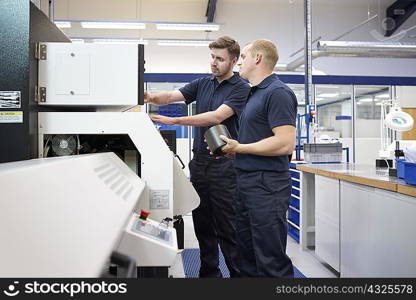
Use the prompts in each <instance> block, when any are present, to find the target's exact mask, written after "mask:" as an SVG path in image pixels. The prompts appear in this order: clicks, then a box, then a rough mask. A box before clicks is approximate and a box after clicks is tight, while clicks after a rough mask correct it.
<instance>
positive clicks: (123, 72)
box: [37, 43, 144, 107]
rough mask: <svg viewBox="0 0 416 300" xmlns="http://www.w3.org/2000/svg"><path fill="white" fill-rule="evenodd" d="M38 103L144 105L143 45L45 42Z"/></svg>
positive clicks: (41, 45)
mask: <svg viewBox="0 0 416 300" xmlns="http://www.w3.org/2000/svg"><path fill="white" fill-rule="evenodd" d="M38 52H39V63H38V66H39V69H38V70H39V71H38V73H39V74H38V87H37V88H38V94H37V95H38V99H37V101H38V104H39V105H54V106H96V107H97V106H98V107H106V106H121V107H131V106H134V105H138V104H143V89H144V82H143V76H144V75H143V72H144V66H143V65H144V59H143V45H134V44H132V45H123V44H93V43H90V44H73V43H41V44H40V45H39V50H38Z"/></svg>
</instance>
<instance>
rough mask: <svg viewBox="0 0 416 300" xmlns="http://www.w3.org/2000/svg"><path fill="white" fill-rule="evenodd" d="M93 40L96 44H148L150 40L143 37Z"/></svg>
mask: <svg viewBox="0 0 416 300" xmlns="http://www.w3.org/2000/svg"><path fill="white" fill-rule="evenodd" d="M92 42H93V43H94V44H142V45H147V44H148V41H147V40H143V39H92Z"/></svg>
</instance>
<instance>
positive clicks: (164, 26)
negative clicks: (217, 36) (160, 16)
mask: <svg viewBox="0 0 416 300" xmlns="http://www.w3.org/2000/svg"><path fill="white" fill-rule="evenodd" d="M156 29H158V30H203V31H218V30H219V29H220V25H218V24H209V23H157V24H156Z"/></svg>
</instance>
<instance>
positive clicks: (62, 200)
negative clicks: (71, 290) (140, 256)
mask: <svg viewBox="0 0 416 300" xmlns="http://www.w3.org/2000/svg"><path fill="white" fill-rule="evenodd" d="M0 182H1V201H0V240H1V241H2V246H1V247H0V265H1V268H0V277H98V276H100V275H101V272H102V271H103V267H104V266H105V264H106V262H107V260H108V258H109V257H110V255H111V252H112V251H113V250H115V248H116V246H117V243H118V241H119V239H120V237H121V234H122V232H123V231H124V229H125V225H126V223H127V222H128V220H129V218H130V217H131V215H132V211H133V208H134V205H135V204H136V202H137V201H138V198H139V197H140V195H141V193H142V192H143V190H144V186H145V184H144V182H143V181H142V180H141V179H140V178H139V177H138V176H137V175H136V174H134V172H133V171H131V170H130V169H129V168H128V167H127V166H126V165H125V164H124V163H123V162H122V161H121V160H120V159H119V158H118V157H117V156H116V155H115V154H113V153H101V154H88V155H78V156H64V157H57V158H46V159H35V160H29V161H22V162H15V163H5V164H0Z"/></svg>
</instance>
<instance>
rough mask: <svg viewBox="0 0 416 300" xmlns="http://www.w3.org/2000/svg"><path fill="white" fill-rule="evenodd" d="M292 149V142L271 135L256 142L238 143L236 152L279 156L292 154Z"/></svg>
mask: <svg viewBox="0 0 416 300" xmlns="http://www.w3.org/2000/svg"><path fill="white" fill-rule="evenodd" d="M293 149H294V145H293V142H289V141H288V139H280V138H278V137H276V136H271V137H269V138H266V139H263V140H261V141H258V142H256V143H251V144H240V145H238V147H237V151H236V152H237V153H245V154H254V155H262V156H281V155H290V154H292V152H293Z"/></svg>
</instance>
